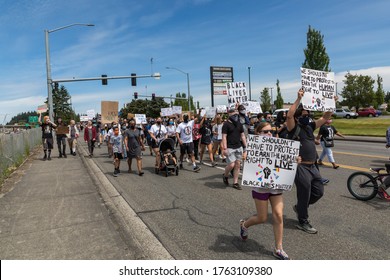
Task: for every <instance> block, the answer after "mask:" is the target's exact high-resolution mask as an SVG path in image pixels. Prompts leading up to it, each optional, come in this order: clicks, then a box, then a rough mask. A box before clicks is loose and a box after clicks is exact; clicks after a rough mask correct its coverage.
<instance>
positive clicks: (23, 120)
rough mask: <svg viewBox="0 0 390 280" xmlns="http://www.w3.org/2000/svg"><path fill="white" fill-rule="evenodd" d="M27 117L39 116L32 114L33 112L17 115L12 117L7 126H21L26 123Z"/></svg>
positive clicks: (35, 113)
mask: <svg viewBox="0 0 390 280" xmlns="http://www.w3.org/2000/svg"><path fill="white" fill-rule="evenodd" d="M29 116H33V117H34V116H36V117H38V116H39V115H38V113H37V112H34V111H32V112H23V113H19V114H17V115H16V116H14V117H12V119H11V120H10V121H9V122H8V123H7V125H13V124H16V123H17V124H19V125H23V124H25V123H28V117H29Z"/></svg>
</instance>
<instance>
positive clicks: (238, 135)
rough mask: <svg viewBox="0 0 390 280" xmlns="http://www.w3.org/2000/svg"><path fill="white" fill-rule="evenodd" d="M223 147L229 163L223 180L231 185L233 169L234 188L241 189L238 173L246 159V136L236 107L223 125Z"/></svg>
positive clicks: (230, 111)
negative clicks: (229, 179) (230, 176)
mask: <svg viewBox="0 0 390 280" xmlns="http://www.w3.org/2000/svg"><path fill="white" fill-rule="evenodd" d="M221 147H222V149H223V154H224V155H225V156H226V157H227V158H226V161H227V163H228V164H227V166H226V167H225V173H224V174H223V182H224V183H225V185H229V181H228V178H229V177H228V176H229V173H230V171H231V170H232V169H233V188H235V189H237V190H241V186H240V185H239V184H238V175H239V172H240V165H241V161H242V160H245V159H246V138H245V134H244V128H243V126H242V124H241V123H240V120H239V115H238V111H237V110H235V109H230V110H229V119H228V120H227V121H226V122H224V124H223V126H222V143H221Z"/></svg>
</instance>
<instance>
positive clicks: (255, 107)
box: [243, 101, 263, 114]
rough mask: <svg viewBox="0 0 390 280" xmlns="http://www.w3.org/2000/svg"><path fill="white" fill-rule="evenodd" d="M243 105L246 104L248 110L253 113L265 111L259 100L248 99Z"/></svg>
mask: <svg viewBox="0 0 390 280" xmlns="http://www.w3.org/2000/svg"><path fill="white" fill-rule="evenodd" d="M243 105H244V106H245V109H246V111H247V112H250V113H252V114H258V113H263V111H262V110H261V106H260V102H258V101H247V102H244V103H243Z"/></svg>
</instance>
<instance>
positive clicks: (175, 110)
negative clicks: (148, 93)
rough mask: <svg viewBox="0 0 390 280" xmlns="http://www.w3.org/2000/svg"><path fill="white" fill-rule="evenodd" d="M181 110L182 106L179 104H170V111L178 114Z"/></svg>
mask: <svg viewBox="0 0 390 280" xmlns="http://www.w3.org/2000/svg"><path fill="white" fill-rule="evenodd" d="M181 112H182V107H181V106H172V113H173V114H174V115H180V114H181Z"/></svg>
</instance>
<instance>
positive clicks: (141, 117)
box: [134, 114, 148, 124]
mask: <svg viewBox="0 0 390 280" xmlns="http://www.w3.org/2000/svg"><path fill="white" fill-rule="evenodd" d="M134 118H135V123H136V124H146V123H148V122H147V120H146V115H145V114H135V115H134Z"/></svg>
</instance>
